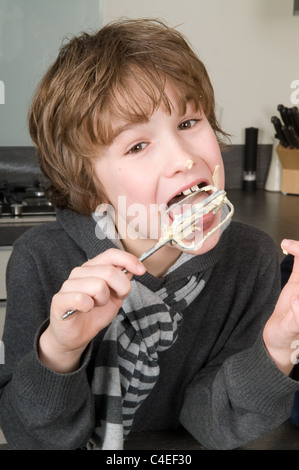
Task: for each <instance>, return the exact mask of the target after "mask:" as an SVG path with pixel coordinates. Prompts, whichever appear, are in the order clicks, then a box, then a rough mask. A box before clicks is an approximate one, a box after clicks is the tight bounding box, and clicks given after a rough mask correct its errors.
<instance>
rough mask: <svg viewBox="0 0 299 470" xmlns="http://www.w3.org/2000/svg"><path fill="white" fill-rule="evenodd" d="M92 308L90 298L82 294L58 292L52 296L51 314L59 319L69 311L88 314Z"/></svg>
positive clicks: (92, 303)
mask: <svg viewBox="0 0 299 470" xmlns="http://www.w3.org/2000/svg"><path fill="white" fill-rule="evenodd" d="M93 308H94V301H93V299H92V297H90V296H89V295H87V294H84V293H83V292H58V293H57V294H55V295H54V296H53V299H52V305H51V313H54V314H55V315H57V316H58V317H59V318H61V316H62V315H63V314H64V313H65V312H66V311H69V310H74V311H77V310H78V311H80V312H89V311H90V310H92V309H93Z"/></svg>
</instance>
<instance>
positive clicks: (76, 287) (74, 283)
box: [61, 266, 131, 299]
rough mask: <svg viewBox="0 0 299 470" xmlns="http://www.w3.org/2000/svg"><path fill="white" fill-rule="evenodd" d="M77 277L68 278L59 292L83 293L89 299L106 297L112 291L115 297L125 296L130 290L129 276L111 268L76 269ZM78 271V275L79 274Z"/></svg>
mask: <svg viewBox="0 0 299 470" xmlns="http://www.w3.org/2000/svg"><path fill="white" fill-rule="evenodd" d="M77 269H78V271H77V276H78V274H80V277H75V278H69V279H68V280H67V281H65V282H64V284H63V285H62V287H61V292H84V293H85V294H88V295H90V296H91V297H95V296H97V299H98V298H100V297H101V296H103V297H105V298H106V297H107V296H109V294H110V290H112V291H113V292H114V293H115V295H116V296H117V297H120V298H123V297H124V296H127V295H128V293H129V292H130V290H131V282H130V276H126V275H125V273H123V272H122V271H120V270H119V269H117V268H114V267H113V266H93V267H92V268H77ZM79 270H80V273H79Z"/></svg>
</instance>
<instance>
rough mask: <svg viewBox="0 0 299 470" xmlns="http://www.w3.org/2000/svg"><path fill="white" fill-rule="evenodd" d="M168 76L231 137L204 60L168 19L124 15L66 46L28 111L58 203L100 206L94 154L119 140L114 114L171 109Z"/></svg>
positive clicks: (143, 116)
mask: <svg viewBox="0 0 299 470" xmlns="http://www.w3.org/2000/svg"><path fill="white" fill-rule="evenodd" d="M166 82H167V83H168V84H171V85H172V88H173V89H174V90H175V92H176V94H177V96H178V97H179V99H180V101H181V103H182V106H185V105H186V102H187V101H189V100H193V101H194V102H195V103H196V105H197V106H198V107H199V106H201V108H202V109H203V111H204V113H205V115H206V116H207V118H208V120H209V122H210V124H211V126H212V128H213V129H214V131H215V132H216V133H220V134H222V135H225V133H224V132H223V131H222V130H221V129H220V128H219V126H218V124H217V120H216V117H215V111H214V108H215V102H214V92H213V88H212V85H211V83H210V80H209V77H208V74H207V71H206V69H205V67H204V65H203V64H202V62H201V61H200V60H199V59H198V57H197V56H196V54H195V53H194V52H193V50H192V49H191V47H190V46H189V45H188V43H187V42H186V40H185V39H184V37H183V36H182V35H181V34H180V33H179V32H178V31H176V30H175V29H173V28H170V27H168V26H167V25H166V24H164V23H163V22H161V21H159V20H150V19H139V20H121V21H118V22H114V23H111V24H108V25H106V26H104V27H103V28H102V29H101V30H100V31H98V32H97V33H95V34H92V35H90V34H87V33H83V34H82V35H80V36H78V37H74V38H72V39H71V40H70V41H69V42H68V43H67V44H66V45H63V46H62V47H61V49H60V52H59V55H58V57H57V59H56V61H55V62H54V63H53V65H52V66H51V67H50V68H49V69H48V71H47V73H46V74H45V76H44V78H43V79H42V81H41V83H40V85H39V87H38V89H37V91H36V94H35V96H34V98H33V102H32V105H31V109H30V111H29V129H30V134H31V137H32V139H33V142H34V144H35V147H36V150H37V153H38V156H39V162H40V166H41V169H42V171H43V173H44V174H45V176H46V177H47V178H48V180H49V181H50V188H49V194H50V199H51V201H52V202H53V204H54V205H55V206H56V207H60V208H69V209H72V210H74V211H76V212H79V213H80V214H83V215H89V214H90V213H91V212H92V210H94V208H95V207H96V205H97V204H99V203H100V202H101V196H102V194H101V188H100V182H99V181H98V180H97V179H96V178H95V176H94V174H93V159H94V158H95V156H96V155H99V152H100V148H101V146H103V145H107V144H109V143H111V142H112V140H113V137H114V134H113V126H112V124H113V118H115V117H122V118H124V119H125V120H127V121H129V122H143V121H145V120H147V119H148V118H149V116H150V115H151V114H152V113H153V112H154V111H155V109H157V108H158V107H159V106H160V105H161V104H163V105H164V106H165V107H166V110H167V111H168V112H169V113H171V103H170V102H169V99H168V97H167V95H166V93H165V85H166ZM140 92H141V93H142V100H140V96H141V95H140ZM120 96H121V98H122V99H121V100H119V99H118V97H120Z"/></svg>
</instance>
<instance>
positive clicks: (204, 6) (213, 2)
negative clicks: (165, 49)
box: [0, 0, 299, 146]
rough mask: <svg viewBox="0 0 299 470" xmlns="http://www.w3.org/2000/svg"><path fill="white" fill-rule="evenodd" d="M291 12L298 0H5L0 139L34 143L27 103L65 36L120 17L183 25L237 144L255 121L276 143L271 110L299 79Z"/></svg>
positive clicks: (298, 37)
mask: <svg viewBox="0 0 299 470" xmlns="http://www.w3.org/2000/svg"><path fill="white" fill-rule="evenodd" d="M292 11H293V0H51V1H49V0H0V146H22V145H32V142H31V139H30V137H29V134H28V131H27V122H26V120H27V110H28V106H29V103H30V100H31V96H32V93H33V90H34V88H35V86H36V84H37V81H38V79H39V78H40V76H41V74H42V73H43V72H44V71H45V69H46V67H47V66H48V65H49V64H50V62H51V61H52V59H53V58H54V57H55V56H56V54H57V51H58V48H59V46H60V44H61V41H62V39H63V38H64V37H65V36H68V35H70V34H77V33H78V32H80V31H82V30H84V29H89V30H90V29H91V30H92V29H96V28H99V27H100V26H101V24H103V23H106V22H108V21H110V20H113V19H115V18H118V17H120V16H127V17H131V18H134V17H144V16H146V17H160V18H163V19H165V20H166V21H167V22H168V23H169V24H170V25H172V26H175V25H180V26H178V28H179V30H181V31H182V32H183V33H184V34H185V35H186V36H187V37H188V38H189V40H190V41H191V42H192V44H193V45H194V47H195V49H196V50H197V52H198V53H199V55H200V57H201V58H202V59H203V61H204V62H205V64H206V66H207V68H208V71H209V73H210V76H211V79H212V81H213V84H214V88H215V92H216V101H217V104H218V115H219V117H220V122H221V124H222V126H223V128H224V129H225V130H226V131H227V132H229V133H231V134H233V136H234V137H233V139H232V143H235V144H238V143H243V142H244V129H245V127H250V126H255V127H258V128H259V129H260V132H259V142H260V143H271V138H272V136H273V134H274V132H273V129H272V125H271V123H270V119H271V116H272V115H273V114H275V113H276V106H277V104H278V103H283V104H285V105H286V106H291V105H292V103H291V100H290V97H291V93H292V92H294V90H291V88H290V84H291V82H292V81H294V80H298V81H299V16H293V14H292ZM297 87H298V93H297V98H298V99H299V82H298V85H297ZM3 91H4V92H5V103H4V104H2V102H3V98H4V97H3Z"/></svg>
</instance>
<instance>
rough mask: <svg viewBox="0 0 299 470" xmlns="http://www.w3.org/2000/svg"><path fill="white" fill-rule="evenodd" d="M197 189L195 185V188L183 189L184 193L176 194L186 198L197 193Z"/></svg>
mask: <svg viewBox="0 0 299 470" xmlns="http://www.w3.org/2000/svg"><path fill="white" fill-rule="evenodd" d="M198 189H199V187H198V185H197V184H196V185H195V186H192V188H188V189H185V191H182V192H181V193H179V194H177V196H181V195H183V196H188V195H189V194H191V193H194V192H196V191H198Z"/></svg>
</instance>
